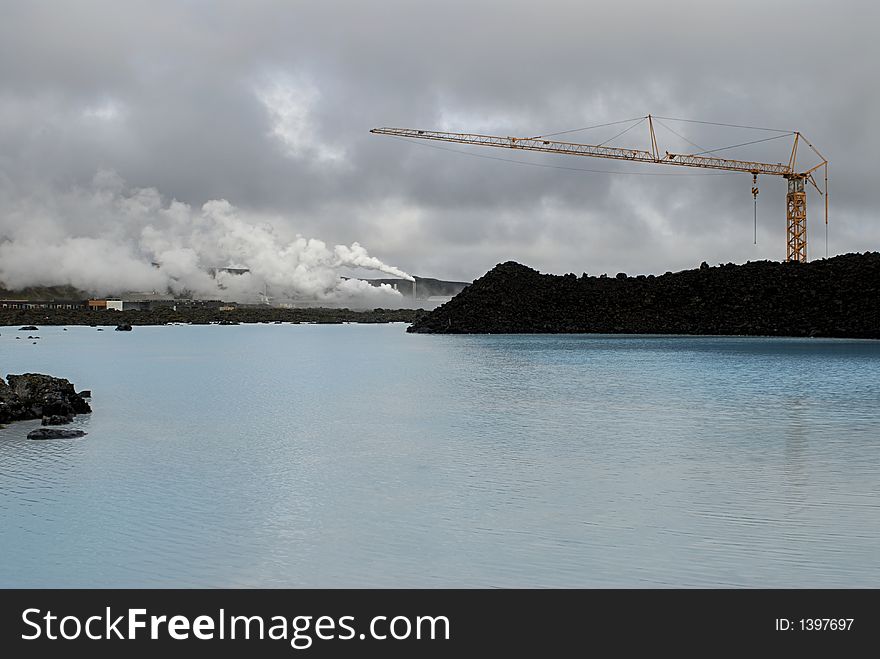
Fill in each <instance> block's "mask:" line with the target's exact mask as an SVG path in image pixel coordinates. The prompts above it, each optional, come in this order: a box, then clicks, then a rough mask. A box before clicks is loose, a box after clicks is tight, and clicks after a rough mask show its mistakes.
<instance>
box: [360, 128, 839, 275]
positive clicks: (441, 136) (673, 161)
mask: <svg viewBox="0 0 880 659" xmlns="http://www.w3.org/2000/svg"><path fill="white" fill-rule="evenodd" d="M644 119H647V121H648V128H649V132H650V140H651V147H650V150H644V149H626V148H620V147H611V146H606V145H603V144H598V145H593V144H582V143H579V142H563V141H557V140H548V139H545V138H544V137H541V136H538V137H509V136H508V137H503V136H500V135H481V134H477V133H450V132H443V131H436V130H418V129H414V128H374V129H372V130H371V131H370V132H371V133H374V134H377V135H390V136H392V137H398V138H405V139H418V140H432V141H437V142H452V143H455V144H468V145H478V146H488V147H495V148H502V149H518V150H520V151H537V152H543V153H556V154H562V155H570V156H588V157H592V158H608V159H611V160H628V161H631V162H642V163H651V164H656V165H671V166H674V167H698V168H703V169H716V170H723V171H729V172H742V173H746V174H751V175H752V180H753V187H752V194H753V195H755V196H757V194H758V188H757V177H758V176H759V175H762V174H763V175H769V176H781V177H783V178H785V179H787V180H788V192H787V194H786V218H787V224H786V226H787V249H786V260H787V261H799V262H806V260H807V192H806V185H805V184H806V182H808V181H809V182H810V184H811V185H813V187H815V188H816V190H817V191H818V192H819V194H820V195H822V196H824V197H825V224H826V225H827V224H828V161H827V160H826V159H825V158H824V157H823V156H822V154H820V153H819V152H818V151H817V150H816V147H814V146H813V145H812V144H810V142H809V141H808V140H807V139H806V138H805V137H804V136H803V135H801V134H800V133H799V132H794V133H793V134H794V144H793V146H792V152H791V157H790V158H789V161H788V163H766V162H759V161H753V160H733V159H730V158H718V157H713V156H707V155H701V154H687V153H670V152H669V151H665V152H663V153H661V152H660V149H659V147H658V146H657V137H656V134H655V132H654V122H653V117H652V116H651V115H647V116H646V117H644ZM800 141H803V142H804V143H806V144H807V146H808V147H809V148H810V149H811V150H812V151H813V152H814V153H815V154H816V155H817V156H818V157H819V159H820V162H819V164H817V165H815V166H814V167H811V168H809V169H806V170H803V171H798V170H797V168H796V167H797V149H798V144H799V142H800ZM822 167H824V168H825V186H824V190H823V189H820V188H819V186H818V185H817V183H816V181H815V179H814V178H813V172H815V171H816V170H818V169H819V168H822Z"/></svg>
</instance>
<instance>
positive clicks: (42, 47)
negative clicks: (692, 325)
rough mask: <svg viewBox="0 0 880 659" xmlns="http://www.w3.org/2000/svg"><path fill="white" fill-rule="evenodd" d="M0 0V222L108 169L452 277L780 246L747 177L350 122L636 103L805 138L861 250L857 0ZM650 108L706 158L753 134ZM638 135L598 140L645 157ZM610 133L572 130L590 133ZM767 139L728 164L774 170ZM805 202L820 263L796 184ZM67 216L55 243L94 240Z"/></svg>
mask: <svg viewBox="0 0 880 659" xmlns="http://www.w3.org/2000/svg"><path fill="white" fill-rule="evenodd" d="M2 11H3V17H2V18H3V20H2V21H0V202H2V203H3V205H4V206H3V208H0V213H2V214H3V216H4V219H3V220H2V225H0V228H2V230H3V232H4V233H5V234H7V235H8V234H9V233H10V229H9V224H10V223H11V222H16V223H21V222H24V221H26V220H27V218H26V217H25V216H26V215H27V214H28V212H33V213H35V214H40V213H42V212H46V211H45V208H44V207H45V206H46V205H49V206H52V205H53V203H54V207H55V208H56V210H57V209H58V208H61V210H60V211H58V213H60V214H63V213H65V212H67V211H65V210H64V207H63V203H62V202H60V201H59V202H53V201H52V198H53V195H59V197H60V198H64V195H65V194H66V195H67V196H68V197H69V191H70V190H71V189H72V188H73V187H76V186H81V187H82V186H86V187H88V186H89V185H91V184H90V181H92V179H93V177H94V176H95V173H96V172H98V171H100V170H112V171H114V172H116V173H117V174H118V175H119V176H120V177H121V178H122V179H123V180H124V181H126V182H127V184H128V185H129V186H132V187H137V188H153V187H154V188H156V189H157V190H158V191H159V192H160V193H161V195H163V197H164V199H165V200H166V202H167V200H170V199H171V198H174V199H178V200H180V201H182V202H185V203H188V204H190V205H191V206H193V207H194V208H198V207H200V206H201V205H202V204H203V203H205V202H206V201H209V200H212V199H226V200H228V201H229V202H230V203H232V204H234V205H235V206H237V207H238V208H240V209H242V211H243V212H246V213H251V214H254V215H255V216H258V217H260V218H262V219H263V220H265V221H268V222H271V223H273V224H275V225H276V227H278V228H279V230H281V231H284V230H287V231H288V232H289V233H291V234H292V233H296V232H301V233H302V234H304V235H306V236H316V237H320V238H322V239H324V240H325V241H328V242H332V243H336V242H340V243H345V244H348V243H351V242H353V241H360V242H361V243H362V244H364V245H365V246H366V247H368V248H369V249H370V251H371V253H373V254H374V255H376V256H379V257H380V258H382V259H383V260H384V261H386V262H391V263H394V264H396V265H399V266H400V267H402V268H404V269H405V270H408V271H412V272H415V273H417V274H423V275H428V276H439V277H450V278H453V277H454V278H464V279H471V278H473V277H475V276H479V275H480V274H482V272H483V271H485V270H486V269H487V268H489V267H491V266H492V265H494V264H495V263H496V262H498V261H502V260H507V259H516V260H520V261H523V262H525V263H528V264H529V265H532V266H534V267H537V268H539V269H542V270H545V271H554V272H565V271H575V272H581V271H587V272H591V273H597V272H605V271H607V272H612V273H613V272H616V271H618V270H624V271H627V272H630V273H635V272H652V271H653V272H658V271H659V272H663V271H665V270H667V269H673V270H674V269H679V268H682V267H692V266H695V265H697V264H698V263H699V262H700V261H702V260H707V261H709V262H727V261H745V260H748V259H758V258H774V259H779V258H781V257H782V256H784V231H785V227H784V208H783V204H784V192H783V186H782V182H781V181H773V180H769V179H766V178H765V179H763V180H762V181H761V190H762V191H761V194H760V196H759V213H760V227H759V228H760V231H759V241H758V242H759V244H758V246H757V247H755V246H754V245H752V200H751V195H750V193H749V189H750V187H751V180H750V177H748V176H702V175H696V176H690V175H686V176H653V175H623V174H620V175H613V174H605V173H598V172H584V171H571V170H566V169H553V168H549V167H546V168H544V167H534V166H525V165H518V164H513V163H508V162H502V161H499V160H492V159H487V158H476V157H472V156H464V155H460V154H459V153H455V152H451V151H445V150H440V149H433V148H428V147H426V146H424V145H419V144H412V143H406V142H402V141H399V140H394V139H391V138H387V137H379V136H375V135H371V134H369V132H368V131H369V129H370V128H372V127H375V126H385V125H387V126H408V127H418V128H440V129H449V130H462V131H481V132H492V133H498V134H503V135H507V134H513V135H530V134H540V133H545V132H551V131H556V130H564V129H568V128H576V127H580V126H586V125H591V124H598V123H603V122H606V121H613V120H617V119H626V118H629V117H639V116H642V115H644V114H646V113H647V112H653V113H655V114H658V115H661V116H669V117H685V118H697V119H708V120H717V121H722V122H730V123H741V124H748V125H761V126H772V127H779V128H784V129H798V130H801V131H803V132H804V133H805V134H806V135H807V136H808V137H809V138H810V139H811V141H812V142H813V143H814V144H816V146H818V147H819V149H820V150H821V151H823V153H824V154H825V155H826V156H827V157H828V158H829V159H830V160H831V161H832V167H831V174H832V184H831V185H832V195H833V196H832V199H833V201H832V225H831V244H830V247H831V252H832V253H837V252H844V251H853V250H857V251H864V250H867V249H877V248H878V244H880V230H878V228H877V223H876V220H875V218H874V217H873V210H872V203H871V199H872V197H873V190H872V186H873V178H874V172H873V168H872V165H873V164H874V161H875V160H876V157H875V153H876V149H878V148H880V140H878V139H877V137H876V136H875V134H874V133H873V132H872V130H871V121H872V119H873V117H874V116H876V115H877V113H878V110H880V103H878V96H880V94H878V91H877V87H876V85H874V84H873V83H872V82H870V81H872V80H873V78H874V73H873V63H874V62H875V61H876V60H877V57H878V52H877V50H878V48H877V46H876V45H875V40H874V38H873V30H874V26H875V25H877V19H878V18H880V17H878V10H877V9H876V8H875V6H874V5H873V4H872V3H867V2H864V3H863V2H842V3H804V2H773V3H767V2H761V3H759V2H737V3H729V2H725V3H721V2H718V3H716V2H703V3H694V2H667V3H647V2H639V3H630V2H618V3H613V4H610V5H603V4H600V3H585V2H574V1H564V0H551V1H546V2H540V3H538V2H534V3H525V2H500V1H485V0H484V1H479V2H473V1H472V2H463V1H458V0H446V1H444V2H439V1H437V2H414V1H408V2H403V1H387V0H383V1H381V2H372V3H367V2H355V1H350V2H332V1H325V2H237V3H223V2H155V1H154V2H126V3H119V2H109V1H108V2H78V3H63V2H5V3H4V6H3V10H2ZM665 123H666V124H667V125H668V126H669V127H670V128H672V129H674V130H676V131H678V132H680V133H681V134H683V135H685V136H686V137H687V138H688V139H690V140H692V141H693V142H696V143H698V144H705V145H706V146H707V147H710V148H712V147H718V146H723V145H725V144H732V143H736V142H739V141H747V140H749V139H756V138H758V137H762V136H764V135H765V134H756V133H754V132H748V131H734V130H727V129H721V128H717V127H708V126H702V125H688V124H680V123H673V122H668V121H667V122H665ZM643 129H644V126H640V127H638V128H637V129H634V130H632V131H630V132H629V133H627V134H626V135H624V136H622V137H621V138H619V140H617V141H615V142H614V143H615V144H621V145H632V146H639V147H642V148H644V147H645V146H646V145H647V139H646V132H645V131H644V130H643ZM618 130H619V127H609V128H606V129H600V130H597V131H589V132H585V133H575V134H573V135H571V136H570V137H571V138H572V139H574V140H583V141H592V140H595V141H597V142H598V141H602V140H605V139H608V138H610V137H612V136H613V135H614V134H615V133H616V132H618ZM658 135H659V137H660V138H661V140H662V141H663V144H665V145H667V146H668V148H670V150H685V149H690V148H691V146H690V145H688V144H687V143H683V142H682V141H681V140H680V139H679V138H678V137H677V136H675V135H674V134H673V133H670V132H669V131H668V130H666V129H665V128H664V127H658ZM782 142H784V140H779V141H776V142H771V143H766V144H762V145H755V147H754V148H753V149H752V150H749V149H743V150H736V151H731V152H729V155H730V156H731V157H750V156H753V157H756V158H757V157H761V158H768V159H772V160H774V161H775V160H783V159H786V158H787V152H786V149H787V143H785V144H783V143H782ZM451 148H452V149H453V150H463V151H469V152H470V153H472V154H480V155H485V156H491V157H493V158H506V159H511V160H518V161H525V162H528V163H533V164H540V165H550V166H555V167H571V168H582V169H597V170H615V171H617V170H620V171H626V172H635V173H638V174H655V173H669V174H675V175H681V174H702V172H700V171H699V170H686V169H682V170H678V169H675V168H668V169H670V170H672V171H671V172H667V170H666V169H664V168H660V167H652V166H644V165H643V166H636V165H629V166H627V165H625V164H617V163H615V162H613V161H603V160H596V159H589V158H562V157H554V156H538V155H531V156H530V155H528V154H518V153H515V152H511V151H505V150H490V149H482V150H479V149H476V150H475V149H471V150H468V149H466V148H463V147H454V146H451ZM26 201H27V202H28V203H25V202H26ZM810 204H811V206H810V211H811V213H810V228H811V231H810V238H811V247H810V249H811V255H812V256H820V255H821V254H822V253H823V252H824V244H823V242H822V240H823V238H824V233H823V232H822V227H821V224H820V221H821V220H820V213H819V212H818V211H819V210H820V206H821V202H820V201H819V199H818V196H815V195H814V196H811V197H810ZM10 209H15V212H12V211H11V210H10ZM70 215H71V218H70V220H69V222H67V223H66V224H64V228H65V229H66V230H67V231H68V232H69V233H70V235H73V236H76V235H80V234H83V235H94V233H95V231H97V230H99V229H96V228H95V227H94V226H92V224H90V221H89V219H88V217H84V216H83V214H82V213H73V212H71V213H70ZM56 225H57V222H56ZM56 228H57V226H56ZM126 230H130V231H136V230H137V227H136V226H135V227H128V229H126Z"/></svg>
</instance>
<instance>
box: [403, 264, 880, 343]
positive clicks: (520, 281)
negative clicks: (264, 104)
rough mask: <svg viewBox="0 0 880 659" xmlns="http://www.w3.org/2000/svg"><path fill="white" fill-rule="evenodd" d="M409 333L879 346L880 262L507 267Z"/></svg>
mask: <svg viewBox="0 0 880 659" xmlns="http://www.w3.org/2000/svg"><path fill="white" fill-rule="evenodd" d="M407 331H409V332H416V333H435V334H505V333H508V334H523V333H535V334H536V333H556V334H558V333H602V334H611V333H624V334H716V335H717V334H721V335H747V336H802V337H810V336H820V337H847V338H864V339H880V253H877V252H866V253H864V254H843V255H841V256H835V257H833V258H830V259H821V260H817V261H812V262H809V263H797V262H786V263H779V262H773V261H757V262H749V263H746V264H745V265H734V264H732V263H729V264H727V265H719V266H715V267H709V266H708V264H706V263H703V264H701V267H700V268H698V269H694V270H683V271H681V272H676V273H672V272H668V273H666V274H664V275H660V276H656V277H645V278H639V277H620V278H616V277H615V278H611V277H605V276H600V277H576V276H575V275H565V276H555V275H544V274H541V273H539V272H538V271H536V270H533V269H531V268H528V267H526V266H524V265H520V264H519V263H515V262H513V261H508V262H507V263H502V264H499V265H497V266H495V268H493V269H492V270H490V271H489V272H488V273H486V274H485V275H484V276H483V277H481V278H480V279H478V280H476V281H475V282H474V283H473V284H471V285H470V286H468V287H467V288H465V289H464V290H463V291H462V292H461V293H459V294H458V295H456V296H455V297H454V298H453V299H452V300H450V301H449V302H447V303H446V304H444V305H442V306H440V307H438V308H437V309H435V310H433V311H432V312H430V313H428V314H426V315H425V316H423V317H422V318H420V319H419V320H417V321H416V322H414V323H413V324H412V325H411V326H410V327H409V328H408V330H407Z"/></svg>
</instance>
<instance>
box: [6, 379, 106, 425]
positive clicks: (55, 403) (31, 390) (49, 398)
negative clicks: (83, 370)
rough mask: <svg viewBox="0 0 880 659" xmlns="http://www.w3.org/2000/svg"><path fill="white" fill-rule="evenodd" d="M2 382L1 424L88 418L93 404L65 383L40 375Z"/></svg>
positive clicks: (64, 381) (67, 382) (68, 383)
mask: <svg viewBox="0 0 880 659" xmlns="http://www.w3.org/2000/svg"><path fill="white" fill-rule="evenodd" d="M6 380H7V381H8V384H7V382H5V381H4V380H3V379H2V378H0V423H9V422H10V421H23V420H26V419H40V418H42V417H44V416H48V417H51V416H55V415H57V416H61V417H65V416H67V415H69V414H88V413H89V412H91V411H92V408H91V407H89V404H88V403H87V402H86V401H85V400H84V399H83V398H82V397H80V396H79V395H77V393H76V391H75V390H74V388H73V385H72V384H71V383H70V382H69V381H67V380H65V379H63V378H54V377H52V376H50V375H42V374H39V373H25V374H23V375H9V376H7V378H6Z"/></svg>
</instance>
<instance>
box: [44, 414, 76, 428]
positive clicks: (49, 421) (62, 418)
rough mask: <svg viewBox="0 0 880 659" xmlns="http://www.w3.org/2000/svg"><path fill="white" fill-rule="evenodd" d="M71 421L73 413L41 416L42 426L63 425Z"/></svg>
mask: <svg viewBox="0 0 880 659" xmlns="http://www.w3.org/2000/svg"><path fill="white" fill-rule="evenodd" d="M71 421H73V414H52V415H49V416H44V417H43V425H44V426H63V425H64V424H65V423H70V422H71Z"/></svg>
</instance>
